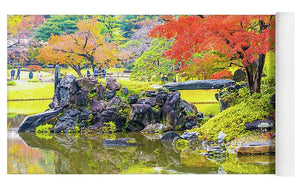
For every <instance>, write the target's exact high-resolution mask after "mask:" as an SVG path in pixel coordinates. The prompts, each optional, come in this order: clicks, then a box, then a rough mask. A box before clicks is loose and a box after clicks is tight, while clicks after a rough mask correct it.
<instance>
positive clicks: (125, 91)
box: [121, 87, 129, 96]
mask: <svg viewBox="0 0 300 189" xmlns="http://www.w3.org/2000/svg"><path fill="white" fill-rule="evenodd" d="M121 92H122V94H123V95H125V96H127V95H128V94H129V91H128V88H127V87H122V89H121Z"/></svg>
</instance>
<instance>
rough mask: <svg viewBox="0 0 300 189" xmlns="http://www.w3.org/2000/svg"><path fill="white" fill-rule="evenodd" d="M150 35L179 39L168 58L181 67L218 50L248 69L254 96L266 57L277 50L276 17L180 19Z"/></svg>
mask: <svg viewBox="0 0 300 189" xmlns="http://www.w3.org/2000/svg"><path fill="white" fill-rule="evenodd" d="M149 36H150V37H166V38H167V39H170V38H175V39H176V42H175V43H174V44H173V46H172V47H171V49H170V50H169V51H167V52H166V56H167V57H169V58H171V59H176V60H177V64H179V65H180V67H181V68H184V67H185V64H186V63H187V62H188V61H190V60H191V59H192V58H193V55H194V54H195V53H203V52H209V51H218V52H219V53H220V54H222V55H225V56H227V57H228V59H229V60H231V63H232V64H235V65H238V66H240V67H243V68H244V69H245V70H246V75H247V82H248V86H249V90H250V93H251V94H252V93H254V92H257V93H259V92H260V85H261V76H262V71H263V67H264V62H265V55H266V53H267V51H269V50H272V49H273V50H274V42H275V16H274V15H245V16H244V15H207V16H202V15H200V16H179V17H178V18H177V19H169V20H168V21H166V22H165V23H164V24H162V25H158V26H155V27H154V28H153V29H152V30H151V32H150V34H149ZM199 69H200V68H199Z"/></svg>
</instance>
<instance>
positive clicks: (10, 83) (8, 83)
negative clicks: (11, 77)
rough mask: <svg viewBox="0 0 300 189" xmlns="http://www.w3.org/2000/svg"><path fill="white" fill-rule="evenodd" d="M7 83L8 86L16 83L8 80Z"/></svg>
mask: <svg viewBox="0 0 300 189" xmlns="http://www.w3.org/2000/svg"><path fill="white" fill-rule="evenodd" d="M7 85H8V86H15V85H17V84H16V83H15V82H14V81H8V82H7Z"/></svg>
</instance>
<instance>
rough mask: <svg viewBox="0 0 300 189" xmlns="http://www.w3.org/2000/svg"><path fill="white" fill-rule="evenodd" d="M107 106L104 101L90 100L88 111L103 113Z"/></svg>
mask: <svg viewBox="0 0 300 189" xmlns="http://www.w3.org/2000/svg"><path fill="white" fill-rule="evenodd" d="M106 106H107V102H105V101H104V100H99V101H98V100H95V99H94V98H93V99H92V101H91V103H90V109H91V110H92V111H93V112H103V111H104V110H105V108H106Z"/></svg>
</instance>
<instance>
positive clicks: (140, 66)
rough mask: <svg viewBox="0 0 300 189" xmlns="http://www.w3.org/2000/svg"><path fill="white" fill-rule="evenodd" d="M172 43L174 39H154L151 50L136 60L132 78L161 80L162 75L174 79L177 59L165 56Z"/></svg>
mask: <svg viewBox="0 0 300 189" xmlns="http://www.w3.org/2000/svg"><path fill="white" fill-rule="evenodd" d="M172 44H173V40H166V39H164V38H160V39H156V38H155V39H153V40H152V42H151V47H150V48H149V50H147V51H145V52H144V53H143V54H142V56H140V57H139V58H138V59H137V60H136V62H134V67H133V69H132V73H131V75H130V78H131V79H135V80H140V81H147V80H153V81H159V80H160V79H161V78H162V77H168V79H172V77H173V75H174V63H175V61H174V60H169V59H167V58H165V57H163V54H164V53H165V52H166V51H167V50H168V49H169V48H170V47H171V46H172Z"/></svg>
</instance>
